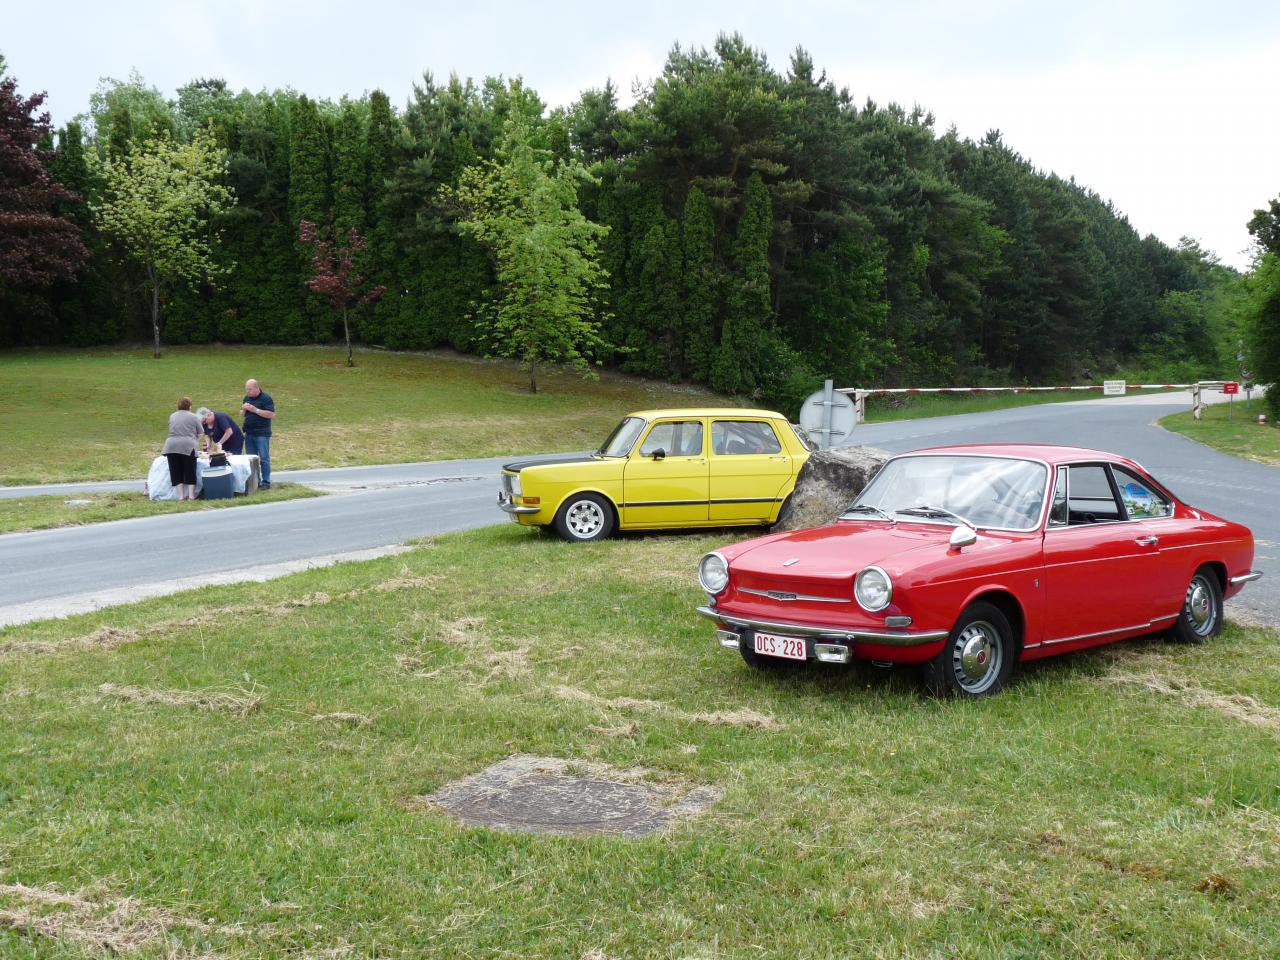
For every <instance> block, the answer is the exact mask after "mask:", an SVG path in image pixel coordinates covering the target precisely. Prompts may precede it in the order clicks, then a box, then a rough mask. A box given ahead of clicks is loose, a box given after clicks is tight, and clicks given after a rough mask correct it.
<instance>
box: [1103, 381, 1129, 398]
mask: <svg viewBox="0 0 1280 960" xmlns="http://www.w3.org/2000/svg"><path fill="white" fill-rule="evenodd" d="M1124 384H1125V382H1124V381H1123V380H1103V381H1102V395H1103V396H1104V397H1123V396H1124Z"/></svg>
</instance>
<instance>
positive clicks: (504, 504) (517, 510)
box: [498, 493, 542, 516]
mask: <svg viewBox="0 0 1280 960" xmlns="http://www.w3.org/2000/svg"><path fill="white" fill-rule="evenodd" d="M498 508H499V509H500V510H503V511H504V512H506V513H510V514H512V515H513V516H515V515H522V514H528V513H537V512H538V511H539V510H541V509H542V508H541V507H517V506H516V505H515V504H514V503H512V502H511V501H510V500H508V499H507V498H506V497H505V496H503V495H502V494H501V493H500V494H498Z"/></svg>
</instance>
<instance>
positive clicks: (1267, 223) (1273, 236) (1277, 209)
mask: <svg viewBox="0 0 1280 960" xmlns="http://www.w3.org/2000/svg"><path fill="white" fill-rule="evenodd" d="M1249 232H1250V233H1251V234H1253V239H1254V240H1256V241H1257V243H1258V246H1260V247H1261V248H1262V252H1263V253H1276V254H1280V198H1277V199H1275V200H1272V201H1271V202H1270V203H1268V204H1267V208H1266V209H1265V210H1255V211H1253V216H1252V217H1250V218H1249Z"/></svg>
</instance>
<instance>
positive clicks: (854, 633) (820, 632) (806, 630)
mask: <svg viewBox="0 0 1280 960" xmlns="http://www.w3.org/2000/svg"><path fill="white" fill-rule="evenodd" d="M698 613H700V614H702V615H703V616H704V617H706V618H707V619H708V620H714V621H715V622H716V623H727V624H729V625H731V626H734V627H750V628H751V629H752V630H768V631H770V632H777V633H782V634H789V635H791V636H793V637H821V638H825V639H830V640H843V641H845V642H846V643H882V644H884V645H886V646H890V647H911V646H915V645H916V644H918V643H929V642H931V641H934V640H941V639H942V638H943V637H945V636H946V635H947V631H946V630H920V631H916V632H914V633H912V632H910V631H905V630H888V631H885V630H850V629H849V628H847V627H815V626H811V625H809V624H805V623H782V622H780V621H776V620H756V619H753V618H751V617H738V616H733V615H732V614H728V613H722V612H721V611H719V610H717V609H715V607H698ZM722 639H723V638H722Z"/></svg>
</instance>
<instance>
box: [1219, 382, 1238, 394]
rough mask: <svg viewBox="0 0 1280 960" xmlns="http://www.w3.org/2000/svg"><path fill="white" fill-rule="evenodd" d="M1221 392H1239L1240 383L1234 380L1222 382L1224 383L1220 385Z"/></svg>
mask: <svg viewBox="0 0 1280 960" xmlns="http://www.w3.org/2000/svg"><path fill="white" fill-rule="evenodd" d="M1222 392H1223V393H1228V394H1230V393H1239V392H1240V384H1238V383H1236V381H1234V380H1232V381H1230V382H1229V383H1224V384H1223V385H1222Z"/></svg>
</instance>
